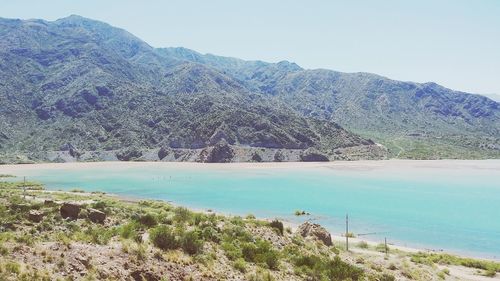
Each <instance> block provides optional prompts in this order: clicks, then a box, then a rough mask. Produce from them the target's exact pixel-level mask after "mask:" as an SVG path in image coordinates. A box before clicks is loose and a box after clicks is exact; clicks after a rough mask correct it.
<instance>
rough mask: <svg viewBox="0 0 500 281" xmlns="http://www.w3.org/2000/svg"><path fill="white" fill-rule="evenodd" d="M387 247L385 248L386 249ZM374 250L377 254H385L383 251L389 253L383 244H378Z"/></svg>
mask: <svg viewBox="0 0 500 281" xmlns="http://www.w3.org/2000/svg"><path fill="white" fill-rule="evenodd" d="M386 247H387V248H386ZM375 250H377V251H379V252H382V253H385V251H387V252H389V250H390V249H389V246H388V245H387V246H386V245H385V244H384V243H379V244H377V246H376V247H375Z"/></svg>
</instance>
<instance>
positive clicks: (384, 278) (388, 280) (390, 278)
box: [378, 273, 396, 281]
mask: <svg viewBox="0 0 500 281" xmlns="http://www.w3.org/2000/svg"><path fill="white" fill-rule="evenodd" d="M378 280H379V281H395V280H396V277H394V275H392V274H388V273H384V274H382V275H381V276H380V277H379V278H378Z"/></svg>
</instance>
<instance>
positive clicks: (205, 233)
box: [201, 225, 220, 243]
mask: <svg viewBox="0 0 500 281" xmlns="http://www.w3.org/2000/svg"><path fill="white" fill-rule="evenodd" d="M201 237H202V238H203V240H206V241H213V242H215V243H219V242H220V235H219V233H218V231H217V229H216V228H215V227H213V226H211V225H208V226H205V227H203V229H202V230H201Z"/></svg>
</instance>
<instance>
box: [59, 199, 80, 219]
mask: <svg viewBox="0 0 500 281" xmlns="http://www.w3.org/2000/svg"><path fill="white" fill-rule="evenodd" d="M80 209H81V206H80V205H79V204H76V203H68V202H66V203H63V204H62V205H61V208H60V209H59V211H60V213H61V216H62V217H63V218H64V219H66V218H70V219H72V220H76V219H78V214H80Z"/></svg>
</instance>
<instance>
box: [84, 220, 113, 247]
mask: <svg viewBox="0 0 500 281" xmlns="http://www.w3.org/2000/svg"><path fill="white" fill-rule="evenodd" d="M116 232H117V231H116V229H115V228H111V229H108V228H105V227H103V226H100V225H98V226H91V227H89V228H87V229H86V230H85V232H84V237H82V238H80V239H82V240H84V241H87V242H90V243H94V244H98V245H107V244H108V243H109V241H110V240H111V238H113V236H115V235H116Z"/></svg>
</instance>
